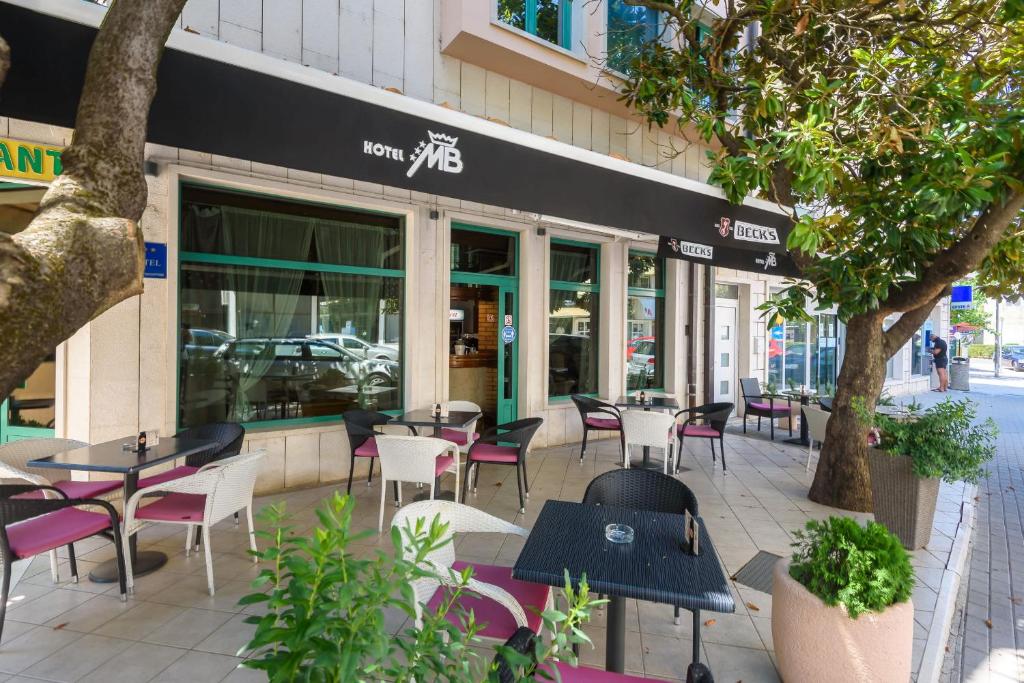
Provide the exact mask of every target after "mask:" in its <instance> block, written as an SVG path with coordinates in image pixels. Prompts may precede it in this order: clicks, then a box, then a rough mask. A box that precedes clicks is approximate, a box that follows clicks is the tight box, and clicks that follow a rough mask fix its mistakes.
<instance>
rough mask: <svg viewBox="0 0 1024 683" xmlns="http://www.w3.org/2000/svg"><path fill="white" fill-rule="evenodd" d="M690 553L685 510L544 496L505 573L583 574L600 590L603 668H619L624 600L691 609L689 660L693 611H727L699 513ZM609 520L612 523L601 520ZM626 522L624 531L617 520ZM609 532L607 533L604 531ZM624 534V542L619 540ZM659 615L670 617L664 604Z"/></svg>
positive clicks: (574, 577)
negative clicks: (604, 603) (604, 602)
mask: <svg viewBox="0 0 1024 683" xmlns="http://www.w3.org/2000/svg"><path fill="white" fill-rule="evenodd" d="M696 520H697V523H698V524H699V526H700V528H699V541H698V554H697V555H693V554H691V552H690V550H689V549H688V547H687V544H686V541H685V540H684V534H685V525H686V517H685V516H684V515H680V514H671V513H662V512H650V511H646V510H638V509H632V508H623V507H617V506H611V505H586V504H583V503H572V502H567V501H559V500H549V501H548V502H546V503H545V504H544V508H543V509H542V510H541V512H540V516H539V517H538V518H537V521H536V523H535V524H534V525H533V530H532V531H531V532H530V536H529V538H528V539H527V541H526V545H525V546H524V547H523V550H522V552H520V554H519V558H518V559H517V560H516V563H515V567H513V569H512V576H513V578H515V579H517V580H519V581H530V582H533V583H541V584H546V585H550V586H558V587H561V586H564V585H565V572H566V571H568V573H569V578H570V580H571V581H572V583H573V584H574V585H578V583H579V581H580V579H581V578H583V576H584V575H585V576H586V579H587V583H588V585H589V586H590V590H591V592H593V593H600V594H604V595H607V596H608V598H609V604H608V628H607V640H606V650H605V652H606V654H605V668H606V669H607V670H608V671H613V672H617V673H622V672H623V670H624V668H625V639H626V600H627V599H629V598H634V599H637V600H646V601H648V602H657V603H662V604H665V605H672V606H678V607H681V608H683V609H687V610H690V611H691V612H692V613H693V661H694V662H697V661H699V660H700V626H701V621H700V613H701V610H709V611H713V612H734V611H736V604H735V601H734V600H733V596H732V592H731V591H730V589H729V584H728V582H727V580H726V577H725V573H724V572H723V571H722V566H721V564H720V562H719V560H718V555H717V553H716V552H715V548H714V545H713V544H712V542H711V537H710V535H709V534H708V532H707V529H706V528H705V525H704V521H703V519H702V518H700V517H697V518H696ZM610 525H616V526H615V527H613V528H612V529H609V528H608V527H609V526H610ZM622 525H626V526H627V527H628V531H632V534H630V533H628V531H627V530H624V529H623V528H622ZM609 537H611V538H615V539H616V540H610V538H609ZM623 541H625V542H623ZM666 618H670V616H669V612H668V611H667V610H666Z"/></svg>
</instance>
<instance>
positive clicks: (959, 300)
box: [949, 285, 974, 311]
mask: <svg viewBox="0 0 1024 683" xmlns="http://www.w3.org/2000/svg"><path fill="white" fill-rule="evenodd" d="M949 300H950V305H949V307H950V309H952V310H954V311H964V310H967V309H971V308H974V287H973V286H971V285H953V292H952V294H951V295H950V297H949Z"/></svg>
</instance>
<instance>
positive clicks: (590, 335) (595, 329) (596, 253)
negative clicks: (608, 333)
mask: <svg viewBox="0 0 1024 683" xmlns="http://www.w3.org/2000/svg"><path fill="white" fill-rule="evenodd" d="M559 245H562V246H567V247H574V248H576V249H586V250H591V251H592V252H593V278H592V280H591V281H590V282H585V281H584V282H580V281H573V280H561V279H556V278H555V277H554V276H553V274H552V272H551V270H552V268H553V264H552V265H549V267H548V278H549V284H548V291H549V292H550V293H551V294H552V295H553V294H554V293H556V292H558V293H561V294H563V295H571V296H573V297H584V296H587V295H589V296H587V298H588V299H589V303H590V311H589V312H590V316H589V320H588V322H587V327H586V333H587V334H586V337H587V339H590V340H592V342H591V344H590V346H591V349H590V352H591V356H592V358H591V363H592V368H591V371H590V372H591V374H592V377H589V378H588V379H589V380H590V382H591V383H592V385H593V386H588V387H586V390H580V391H578V392H576V391H572V390H571V389H569V390H568V391H556V390H554V384H555V372H554V371H553V370H552V368H551V367H550V366H551V358H552V348H551V346H552V340H551V317H552V316H551V314H552V313H553V312H554V311H552V310H550V308H551V307H553V306H554V304H553V303H552V304H551V306H549V311H548V364H549V368H548V399H549V400H551V401H556V402H557V401H564V400H568V399H569V397H570V396H571V395H572V394H574V393H581V394H584V395H587V396H597V394H598V387H597V383H598V380H599V378H598V374H599V373H598V363H599V361H600V358H601V355H600V348H601V338H600V319H601V311H600V309H601V301H600V294H601V245H600V244H595V243H592V242H579V241H576V240H568V239H561V238H552V239H551V244H550V246H551V250H552V251H553V250H555V249H557V247H558V246H559ZM579 322H580V323H581V322H582V321H579ZM573 327H574V329H572V330H570V332H573V333H575V332H576V331H577V329H582V327H581V326H580V325H579V324H578V323H573ZM559 336H566V337H574V336H582V335H577V334H569V335H559ZM556 343H557V342H556ZM581 350H582V343H581ZM578 379H579V374H577V380H578ZM578 383H579V382H578V381H577V384H578Z"/></svg>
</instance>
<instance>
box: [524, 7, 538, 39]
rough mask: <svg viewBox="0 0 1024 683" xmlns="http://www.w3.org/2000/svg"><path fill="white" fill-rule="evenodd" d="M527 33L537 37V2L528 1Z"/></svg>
mask: <svg viewBox="0 0 1024 683" xmlns="http://www.w3.org/2000/svg"><path fill="white" fill-rule="evenodd" d="M526 32H527V33H531V34H533V35H537V0H526Z"/></svg>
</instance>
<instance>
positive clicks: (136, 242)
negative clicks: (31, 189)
mask: <svg viewBox="0 0 1024 683" xmlns="http://www.w3.org/2000/svg"><path fill="white" fill-rule="evenodd" d="M185 1H186V0H147V2H138V1H133V0H120V1H118V2H115V3H113V5H112V6H111V7H110V9H108V10H107V14H106V16H105V17H104V19H103V24H102V26H101V27H100V31H99V33H98V35H97V36H96V40H95V42H94V43H93V46H92V51H91V52H90V55H89V64H88V67H87V70H86V75H85V84H84V86H83V88H82V96H81V98H80V100H79V104H78V113H77V115H76V119H75V133H74V136H73V137H72V141H71V146H70V147H68V149H67V150H65V152H64V153H63V155H62V165H63V168H64V170H63V174H62V175H61V176H59V177H58V178H57V179H56V180H54V182H53V183H52V184H51V185H50V189H49V190H48V191H47V192H46V194H45V195H44V196H43V199H42V201H41V202H40V205H39V209H38V211H37V212H36V215H35V217H34V218H33V220H32V222H31V223H30V224H29V226H28V227H27V228H26V229H25V230H23V231H22V232H20V233H17V234H15V235H14V236H13V237H12V236H10V235H5V234H2V233H0V340H3V343H2V344H0V398H4V397H6V396H7V395H9V393H10V392H11V390H12V389H13V388H14V387H16V386H17V385H18V384H19V383H20V382H21V381H22V380H23V379H24V378H25V377H27V376H28V375H29V374H30V373H31V372H32V371H34V370H35V368H36V367H37V366H38V365H39V363H40V362H42V360H43V359H44V358H45V357H46V356H47V355H48V354H50V353H51V352H52V351H53V349H54V348H55V347H56V346H57V344H59V343H61V342H62V341H64V340H65V339H67V338H68V337H70V336H71V335H72V334H74V333H75V331H77V330H78V329H79V328H80V327H81V326H82V325H84V324H86V323H87V322H89V321H90V320H92V319H93V318H95V317H96V316H97V315H99V314H100V313H102V312H103V311H105V310H107V309H108V308H110V307H111V306H113V305H114V304H116V303H118V302H119V301H122V300H124V299H126V298H128V297H129V296H132V295H135V294H139V293H141V292H142V271H143V244H142V233H141V231H140V230H139V227H138V224H137V223H138V220H139V219H140V218H141V217H142V212H143V211H144V210H145V208H146V181H145V177H144V175H143V172H142V163H143V154H144V151H145V143H146V126H147V122H148V119H149V109H150V105H151V103H152V101H153V96H154V95H155V94H156V74H157V66H158V64H159V62H160V57H161V56H162V54H163V50H164V44H165V43H166V42H167V36H168V35H169V34H170V32H171V29H172V28H173V27H174V23H175V21H176V20H177V18H178V16H179V15H180V14H181V9H182V7H183V6H184V4H185ZM14 59H17V55H14ZM2 64H3V54H2V53H0V69H2Z"/></svg>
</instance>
